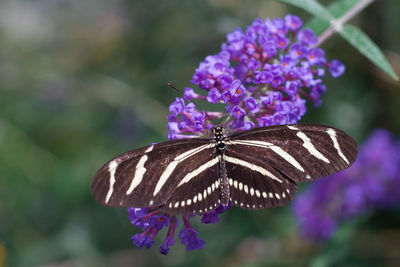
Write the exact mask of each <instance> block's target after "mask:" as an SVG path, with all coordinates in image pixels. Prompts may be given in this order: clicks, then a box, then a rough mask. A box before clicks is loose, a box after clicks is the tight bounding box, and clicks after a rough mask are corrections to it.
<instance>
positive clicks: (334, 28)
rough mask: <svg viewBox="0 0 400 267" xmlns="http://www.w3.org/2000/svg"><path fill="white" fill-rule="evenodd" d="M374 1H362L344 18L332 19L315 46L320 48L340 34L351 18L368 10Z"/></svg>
mask: <svg viewBox="0 0 400 267" xmlns="http://www.w3.org/2000/svg"><path fill="white" fill-rule="evenodd" d="M373 1H374V0H361V1H360V2H358V3H357V4H355V5H354V6H353V7H352V8H351V9H350V10H349V11H347V12H346V13H345V14H344V15H343V16H342V17H340V18H338V19H334V18H332V19H331V21H330V26H329V28H328V29H326V30H325V31H324V32H323V33H322V34H321V35H320V36H319V38H318V42H317V44H316V45H315V46H320V45H321V44H322V43H323V42H325V41H326V40H327V39H328V38H329V37H331V36H332V35H333V34H334V33H335V32H340V31H341V30H342V28H343V25H344V24H346V22H347V21H349V20H350V19H351V18H353V17H354V16H355V15H357V14H358V13H360V12H361V10H363V9H364V8H366V7H367V6H368V5H369V4H371V3H372V2H373Z"/></svg>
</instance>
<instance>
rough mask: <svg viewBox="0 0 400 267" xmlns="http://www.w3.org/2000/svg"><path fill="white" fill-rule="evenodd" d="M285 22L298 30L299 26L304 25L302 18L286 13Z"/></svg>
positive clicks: (291, 28)
mask: <svg viewBox="0 0 400 267" xmlns="http://www.w3.org/2000/svg"><path fill="white" fill-rule="evenodd" d="M285 23H286V26H287V27H288V28H289V29H290V30H292V31H296V30H297V29H298V28H300V27H301V26H302V25H303V22H302V21H301V19H300V18H299V17H297V16H295V15H286V16H285Z"/></svg>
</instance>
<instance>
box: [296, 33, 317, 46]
mask: <svg viewBox="0 0 400 267" xmlns="http://www.w3.org/2000/svg"><path fill="white" fill-rule="evenodd" d="M297 39H298V40H299V41H300V43H302V44H303V45H306V46H308V47H310V46H313V45H315V44H316V43H317V42H318V36H315V35H314V33H313V31H312V30H310V29H301V30H299V31H298V32H297Z"/></svg>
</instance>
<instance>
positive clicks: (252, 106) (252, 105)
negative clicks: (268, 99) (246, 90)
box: [245, 97, 260, 113]
mask: <svg viewBox="0 0 400 267" xmlns="http://www.w3.org/2000/svg"><path fill="white" fill-rule="evenodd" d="M245 104H246V107H247V108H248V109H249V111H250V112H251V113H257V112H259V111H260V105H259V104H258V102H257V100H256V99H255V98H254V97H247V98H246V100H245Z"/></svg>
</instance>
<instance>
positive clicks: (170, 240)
mask: <svg viewBox="0 0 400 267" xmlns="http://www.w3.org/2000/svg"><path fill="white" fill-rule="evenodd" d="M174 244H175V240H174V238H173V237H166V238H165V241H164V243H163V244H162V246H161V247H160V253H161V254H164V255H168V253H169V247H172V246H173V245H174Z"/></svg>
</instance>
